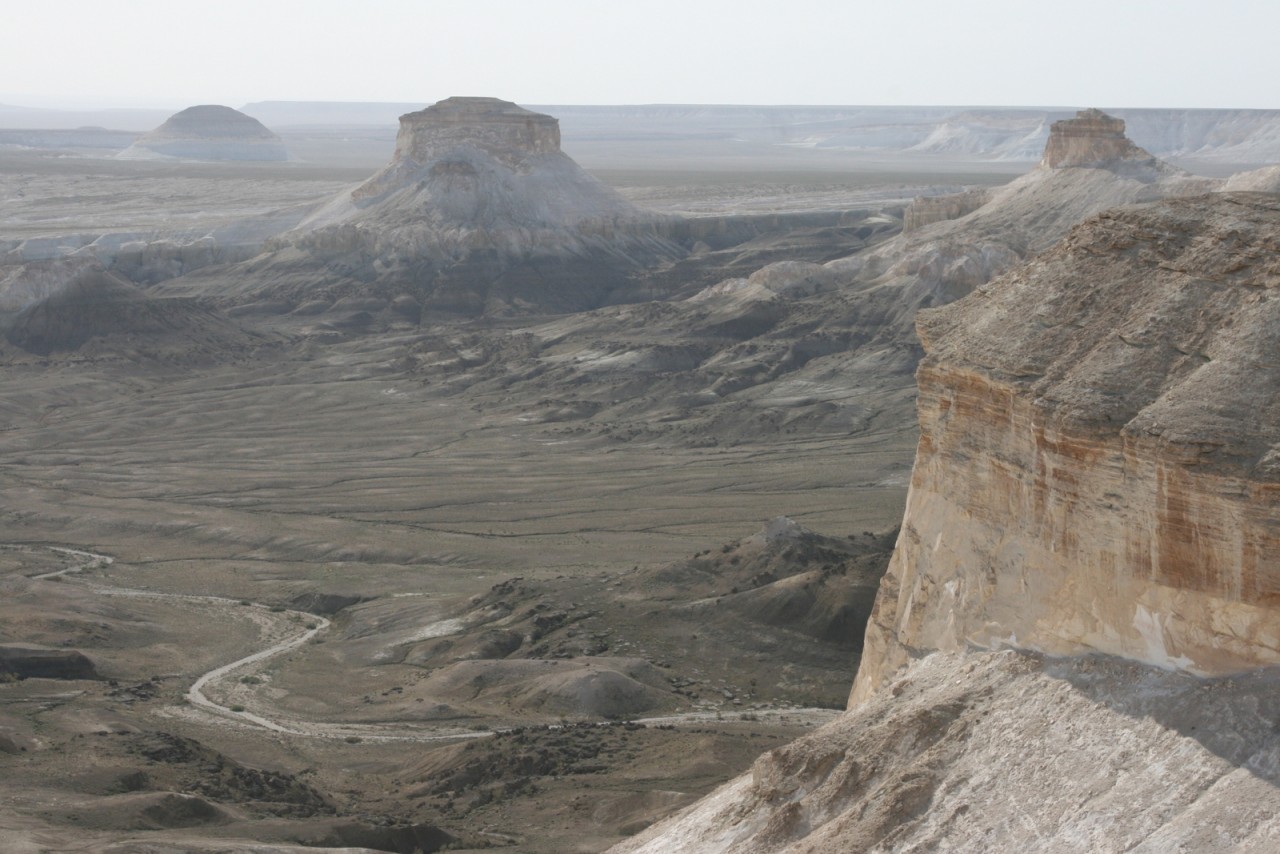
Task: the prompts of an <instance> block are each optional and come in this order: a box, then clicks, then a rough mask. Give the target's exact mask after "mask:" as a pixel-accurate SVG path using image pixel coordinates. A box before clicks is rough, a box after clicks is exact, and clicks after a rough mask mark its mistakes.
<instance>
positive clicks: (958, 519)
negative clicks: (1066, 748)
mask: <svg viewBox="0 0 1280 854" xmlns="http://www.w3.org/2000/svg"><path fill="white" fill-rule="evenodd" d="M1165 207H1166V210H1163V211H1161V210H1160V209H1159V206H1158V207H1157V208H1156V209H1154V210H1153V211H1151V212H1135V213H1133V214H1125V215H1123V216H1120V217H1115V216H1114V215H1113V216H1111V217H1108V218H1100V219H1099V220H1097V221H1094V222H1092V223H1090V224H1086V225H1084V226H1081V228H1080V229H1078V230H1077V233H1076V234H1075V235H1074V242H1073V239H1071V238H1069V239H1068V241H1066V242H1065V243H1064V245H1063V246H1061V247H1059V248H1058V249H1055V250H1054V251H1053V252H1051V253H1049V255H1047V256H1046V257H1045V258H1043V259H1041V260H1040V261H1038V262H1037V263H1036V264H1034V265H1032V267H1031V268H1029V269H1028V270H1025V271H1022V272H1020V273H1019V274H1015V276H1013V277H1008V278H1007V279H1005V280H997V282H995V283H993V284H992V285H990V286H988V287H987V288H985V289H984V290H983V291H982V292H979V293H978V294H976V295H975V297H974V298H970V299H971V300H974V301H976V303H977V305H974V303H973V302H971V301H970V300H966V301H962V303H958V304H957V305H956V307H954V308H952V307H949V308H946V309H941V310H939V312H937V313H936V316H934V317H928V316H926V318H925V319H924V320H922V329H921V332H922V338H923V339H924V340H925V344H926V348H927V349H928V350H929V351H930V355H929V356H928V357H927V358H926V359H925V361H924V362H923V363H922V365H921V367H920V370H919V373H918V375H917V378H918V383H919V389H920V396H919V415H920V427H921V438H920V445H919V449H918V452H917V456H916V464H915V469H914V473H913V476H912V483H911V491H910V495H909V497H908V502H907V509H906V514H905V518H904V523H903V528H902V533H901V535H900V538H899V541H898V544H897V550H896V552H895V555H894V558H893V561H892V563H891V564H890V567H889V571H888V574H887V576H886V578H885V581H884V582H883V584H882V587H881V592H880V595H879V598H878V600H877V605H876V609H875V613H874V615H873V617H872V621H871V623H870V625H869V627H868V630H867V638H866V643H865V648H864V652H863V658H862V662H863V663H862V669H861V671H860V672H859V674H858V678H857V682H856V683H855V686H854V690H853V694H852V697H851V703H859V702H861V701H862V700H864V699H865V698H867V697H868V696H870V695H871V694H873V693H874V692H875V691H876V690H877V689H878V688H879V687H880V686H882V685H883V684H885V682H886V681H887V680H889V679H890V678H891V677H892V675H893V674H894V673H895V672H896V671H897V670H898V669H899V668H900V667H901V666H903V665H904V664H905V663H906V662H907V661H908V660H909V659H910V658H911V657H913V656H915V655H918V654H921V653H925V652H929V651H933V650H962V649H965V648H970V647H981V648H1000V647H1005V646H1008V647H1016V648H1022V649H1031V650H1036V651H1040V652H1044V653H1048V654H1052V655H1080V654H1087V653H1103V654H1109V655H1116V656H1122V657H1124V658H1127V659H1132V660H1136V661H1140V662H1144V663H1148V664H1153V665H1157V666H1160V667H1165V668H1171V669H1179V670H1186V671H1189V672H1191V673H1195V674H1200V675H1221V674H1227V673H1232V672H1237V671H1242V670H1246V669H1250V668H1253V667H1257V666H1262V665H1274V664H1280V481H1278V480H1277V478H1276V477H1274V476H1273V475H1274V465H1273V463H1274V459H1273V458H1274V457H1275V456H1276V451H1275V448H1276V447H1277V445H1276V439H1277V436H1276V435H1275V433H1276V430H1277V427H1276V425H1275V423H1274V421H1273V419H1272V418H1271V417H1270V416H1269V415H1268V413H1269V412H1270V411H1272V410H1273V409H1274V407H1275V406H1276V398H1277V394H1276V386H1277V376H1278V375H1280V368H1278V367H1277V364H1276V363H1277V358H1278V357H1277V355H1276V352H1275V350H1274V349H1273V348H1274V341H1273V340H1271V339H1272V337H1274V335H1275V334H1276V333H1275V332H1273V330H1274V324H1272V323H1271V322H1270V317H1269V312H1270V310H1271V309H1270V306H1271V305H1272V303H1273V300H1272V299H1271V297H1272V295H1273V294H1274V293H1275V292H1276V291H1277V289H1278V286H1280V276H1275V275H1274V272H1273V271H1272V270H1271V269H1270V267H1269V262H1265V261H1262V259H1263V258H1264V257H1265V256H1263V255H1261V254H1260V253H1257V252H1255V251H1254V250H1256V249H1257V248H1258V247H1259V246H1260V245H1270V244H1271V243H1273V242H1274V241H1275V239H1276V237H1277V235H1280V216H1278V215H1280V210H1278V207H1280V206H1277V205H1276V204H1275V203H1274V202H1272V201H1260V200H1259V199H1258V198H1257V197H1253V198H1236V199H1227V200H1217V201H1215V200H1198V201H1192V202H1186V203H1178V204H1176V205H1172V206H1165ZM1162 217H1165V218H1164V219H1162ZM1197 217H1198V219H1197ZM1192 222H1196V223H1198V225H1197V226H1195V227H1192V226H1191V225H1189V223H1192ZM1224 228H1225V229H1226V231H1223V229H1224ZM1133 231H1142V232H1144V233H1147V234H1150V235H1155V236H1153V237H1151V238H1150V240H1151V241H1154V242H1155V243H1162V244H1165V245H1164V249H1165V250H1166V251H1164V252H1161V253H1155V254H1151V255H1150V256H1149V257H1145V256H1144V255H1143V254H1142V253H1133V252H1131V251H1128V252H1125V253H1123V254H1124V258H1123V259H1121V260H1122V263H1115V260H1114V259H1113V260H1112V261H1110V262H1107V266H1106V267H1105V270H1104V269H1103V268H1101V267H1099V268H1096V269H1095V266H1094V265H1095V263H1096V262H1097V261H1098V259H1099V258H1100V257H1102V255H1101V254H1100V249H1101V248H1102V247H1103V246H1106V245H1108V241H1106V240H1098V239H1095V238H1099V237H1110V238H1114V237H1116V236H1118V235H1120V234H1127V233H1130V232H1133ZM1246 233H1247V234H1249V235H1250V237H1249V239H1248V240H1242V239H1241V235H1243V234H1246ZM1232 235H1233V236H1232ZM1086 237H1087V238H1089V239H1085V238H1086ZM1226 237H1231V239H1233V240H1234V241H1235V244H1236V245H1237V246H1239V248H1240V249H1241V250H1242V251H1243V252H1244V255H1245V256H1248V257H1253V258H1255V259H1257V260H1259V261H1260V262H1261V263H1263V264H1264V265H1265V266H1259V264H1258V263H1250V264H1242V265H1241V266H1240V267H1239V269H1238V270H1237V271H1235V273H1236V275H1237V276H1238V278H1234V279H1233V278H1231V277H1230V276H1227V277H1223V278H1222V279H1221V280H1220V281H1217V282H1214V283H1212V287H1206V285H1205V280H1204V279H1203V278H1202V277H1201V276H1200V275H1199V274H1198V271H1195V270H1193V269H1191V267H1192V266H1193V265H1191V264H1190V263H1189V262H1191V261H1192V260H1194V257H1196V253H1200V252H1202V251H1203V248H1204V246H1205V245H1212V246H1213V247H1215V249H1220V248H1221V246H1222V245H1224V239H1225V238H1226ZM1121 242H1122V243H1123V241H1121ZM1225 245H1230V244H1225ZM1156 268H1158V269H1156ZM1153 270H1154V272H1153ZM1108 276H1110V277H1111V278H1110V279H1109V280H1108V278H1107V277H1108ZM1068 299H1070V300H1072V301H1074V302H1073V304H1074V305H1075V307H1074V308H1072V310H1071V311H1069V312H1066V315H1067V316H1063V314H1062V312H1061V311H1059V313H1058V315H1057V317H1056V320H1055V322H1054V324H1053V325H1052V326H1051V325H1050V324H1047V323H1046V322H1045V318H1044V316H1043V315H1041V316H1037V315H1036V312H1035V310H1034V309H1033V308H1032V306H1034V305H1037V304H1041V305H1043V304H1045V301H1051V300H1057V305H1058V306H1059V308H1061V306H1062V305H1064V304H1065V302H1066V301H1067V300H1068ZM964 303H970V304H969V305H968V306H965V305H964ZM1152 305H1177V306H1179V308H1180V311H1179V314H1178V318H1181V320H1175V318H1174V317H1173V316H1170V318H1169V319H1168V320H1167V321H1166V322H1163V323H1161V324H1159V328H1154V326H1153V330H1152V333H1151V335H1150V336H1149V337H1150V340H1149V341H1147V342H1146V343H1145V344H1144V347H1145V349H1144V350H1143V359H1144V361H1142V362H1141V370H1135V371H1134V375H1133V377H1132V380H1131V382H1130V384H1129V390H1128V392H1126V391H1125V390H1124V389H1123V388H1120V387H1119V386H1114V385H1113V386H1106V383H1112V384H1114V383H1115V380H1116V376H1115V374H1114V371H1113V370H1112V368H1113V367H1114V364H1115V362H1114V360H1108V359H1105V358H1103V357H1104V356H1105V355H1106V354H1107V353H1108V352H1110V350H1109V348H1119V350H1121V351H1125V350H1131V349H1133V348H1132V346H1131V344H1130V343H1126V342H1125V341H1124V340H1123V337H1124V336H1123V335H1122V333H1121V332H1118V331H1117V330H1125V329H1127V328H1130V325H1131V324H1132V322H1133V320H1134V319H1135V318H1139V319H1146V318H1149V317H1150V316H1151V308H1150V306H1152ZM970 314H972V316H969V315H970ZM1183 321H1185V323H1186V324H1190V325H1191V326H1193V327H1194V328H1195V330H1194V335H1192V333H1188V332H1186V331H1185V329H1184V328H1183V326H1182V325H1180V324H1181V323H1183ZM1255 321H1256V322H1255ZM1144 322H1145V321H1144ZM982 323H987V324H990V326H989V327H987V328H983V327H982V326H981V324H982ZM1063 328H1066V329H1067V330H1068V331H1066V332H1064V331H1062V330H1063ZM1164 335H1170V336H1173V338H1174V339H1176V340H1178V341H1182V342H1184V343H1185V342H1192V343H1194V344H1195V345H1196V346H1195V348H1194V350H1193V351H1189V352H1198V353H1200V352H1202V353H1206V354H1208V355H1206V356H1205V357H1203V358H1202V359H1199V360H1198V361H1199V363H1200V366H1199V367H1198V368H1195V367H1188V365H1187V361H1186V357H1185V355H1183V353H1182V352H1181V351H1179V350H1178V349H1177V348H1176V347H1172V346H1170V347H1165V343H1164V341H1163V340H1162V336H1164ZM1055 336H1057V337H1055ZM1064 336H1065V337H1064ZM1188 336H1190V337H1188ZM1055 342H1056V343H1055ZM1051 345H1052V346H1051ZM984 347H985V349H984ZM1166 350H1167V352H1165V351H1166ZM1082 365H1085V366H1090V365H1092V366H1094V367H1090V368H1088V370H1087V371H1085V372H1083V373H1082V369H1081V366H1082ZM1103 366H1106V367H1105V369H1104V367H1103ZM1015 368H1016V369H1017V370H1014V369H1015ZM1206 371H1212V372H1215V373H1213V374H1212V376H1214V377H1219V378H1221V379H1220V381H1219V382H1218V383H1217V388H1216V389H1213V388H1212V387H1211V386H1209V385H1208V384H1206V383H1205V382H1203V381H1202V380H1201V379H1199V378H1198V374H1200V373H1202V372H1206ZM1023 372H1025V373H1023ZM1231 377H1243V378H1244V379H1243V380H1241V382H1240V383H1234V382H1233V381H1230V379H1229V378H1231ZM1206 388H1210V391H1209V393H1205V389H1206ZM1100 389H1101V391H1100ZM1103 391H1105V392H1106V399H1107V400H1111V401H1114V408H1113V410H1112V411H1114V412H1117V413H1125V416H1126V417H1127V418H1129V420H1128V421H1127V422H1126V421H1125V420H1124V419H1123V418H1122V419H1119V420H1116V419H1113V418H1110V417H1100V416H1099V410H1098V409H1096V408H1087V407H1086V404H1088V403H1090V401H1093V400H1095V399H1097V398H1098V397H1099V395H1101V394H1102V393H1103ZM1193 391H1194V392H1195V394H1196V395H1198V397H1195V398H1194V399H1193V398H1191V397H1190V394H1191V392H1193ZM1242 401H1243V402H1244V403H1242ZM1250 401H1252V408H1253V412H1248V411H1247V407H1246V404H1249V403H1250ZM1224 413H1228V414H1232V417H1233V423H1234V425H1235V427H1234V430H1233V431H1226V432H1224V433H1222V434H1220V435H1219V436H1214V435H1213V434H1211V433H1210V432H1208V427H1207V426H1206V425H1209V426H1212V425H1213V424H1215V423H1217V422H1216V421H1215V420H1214V419H1217V418H1220V417H1222V416H1223V414H1224ZM1218 439H1221V441H1218ZM1224 449H1225V450H1224ZM1268 449H1270V450H1268Z"/></svg>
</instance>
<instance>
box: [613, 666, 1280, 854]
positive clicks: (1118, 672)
mask: <svg viewBox="0 0 1280 854" xmlns="http://www.w3.org/2000/svg"><path fill="white" fill-rule="evenodd" d="M1276 689H1277V683H1276V679H1275V677H1274V675H1266V674H1251V675H1247V676H1242V677H1239V678H1234V679H1223V680H1217V681H1214V682H1205V681H1202V680H1199V679H1195V678H1193V677H1190V676H1188V675H1186V674H1181V673H1170V672H1168V671H1162V670H1156V669H1152V668H1146V667H1142V666H1140V665H1136V664H1132V663H1128V662H1124V661H1120V660H1116V659H1096V658H1076V659H1065V660H1054V659H1046V658H1042V657H1040V656H1036V655H1027V654H1020V653H1016V652H1013V651H1005V652H994V653H993V652H986V653H978V654H970V655H967V656H966V655H960V654H945V653H934V654H933V655H930V656H928V657H926V658H924V659H923V660H921V661H919V662H917V663H916V664H915V665H914V666H913V667H912V668H911V670H910V671H909V672H907V673H906V674H905V675H904V676H903V677H902V678H901V679H899V680H896V681H895V682H893V683H892V686H891V688H890V689H889V690H886V691H885V692H883V693H882V694H880V695H877V696H875V697H873V698H872V699H871V700H869V701H868V702H867V703H865V704H864V705H862V706H859V707H858V708H856V709H853V710H851V711H850V712H849V713H847V714H846V715H844V716H843V717H841V718H839V719H837V720H836V721H835V722H833V723H831V724H828V725H827V726H825V727H823V728H822V729H819V730H816V731H815V732H814V733H812V734H811V735H808V736H806V737H804V738H802V739H800V740H799V741H797V742H795V743H793V744H790V745H787V746H785V747H781V748H778V749H776V750H771V751H769V752H768V753H765V754H764V755H763V756H761V757H760V758H759V759H757V760H756V763H755V765H754V766H753V767H752V769H751V770H750V771H749V772H748V773H746V774H744V775H742V776H741V777H738V778H737V779H736V780H733V781H732V782H730V783H728V784H726V785H725V786H723V787H721V788H720V789H718V790H717V791H716V792H714V793H712V794H711V795H708V796H707V797H705V798H703V799H702V800H701V801H699V802H698V803H696V804H694V805H693V806H692V807H690V808H689V809H688V810H687V811H685V812H684V813H682V814H679V815H677V816H675V817H673V818H672V819H669V820H667V821H664V822H660V823H659V824H656V825H654V826H653V827H651V828H650V829H648V830H647V831H645V832H643V833H641V834H639V835H638V836H636V837H635V838H633V839H631V840H628V841H626V842H623V843H621V844H620V845H618V846H616V847H615V848H612V849H610V854H828V852H833V851H840V852H863V851H873V852H889V851H894V852H910V853H911V854H926V853H927V852H936V851H966V852H968V851H975V852H976V851H1001V852H1004V851H1037V852H1039V851H1053V852H1063V854H1067V852H1070V854H1120V852H1138V854H1166V852H1171V851H1180V852H1217V851H1231V852H1242V853H1243V852H1249V854H1263V853H1264V852H1269V851H1273V850H1275V844H1276V839H1277V838H1280V818H1277V810H1280V774H1277V772H1276V770H1275V769H1276V764H1275V761H1276V758H1277V757H1278V756H1280V736H1278V735H1277V734H1276V732H1275V730H1274V729H1273V724H1272V722H1273V721H1274V719H1275V702H1276V699H1275V698H1276Z"/></svg>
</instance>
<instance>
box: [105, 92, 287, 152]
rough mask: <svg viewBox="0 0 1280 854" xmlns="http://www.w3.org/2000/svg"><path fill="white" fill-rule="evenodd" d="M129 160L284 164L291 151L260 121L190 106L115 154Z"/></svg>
mask: <svg viewBox="0 0 1280 854" xmlns="http://www.w3.org/2000/svg"><path fill="white" fill-rule="evenodd" d="M116 156H117V157H120V158H124V159H127V160H166V159H172V160H242V161H244V160H257V161H283V160H288V159H289V152H288V150H287V149H286V148H285V147H284V143H283V142H281V140H280V137H278V136H276V135H275V134H274V133H272V132H271V131H270V130H268V129H267V128H266V126H264V125H263V124H262V122H260V121H258V120H257V119H255V118H253V117H251V116H246V115H245V114H244V113H242V112H240V111H239V110H233V109H231V108H230V107H223V106H220V105H218V104H203V105H201V106H198V107H188V108H187V109H185V110H183V111H182V112H179V113H174V114H173V115H172V116H170V117H169V119H168V120H167V121H166V122H165V123H164V124H162V125H160V127H158V128H156V129H155V130H153V131H151V132H150V133H147V134H144V135H143V136H141V137H139V138H138V140H137V141H136V142H134V144H133V145H131V146H129V147H128V148H126V149H125V150H124V151H122V152H120V153H119V154H117V155H116Z"/></svg>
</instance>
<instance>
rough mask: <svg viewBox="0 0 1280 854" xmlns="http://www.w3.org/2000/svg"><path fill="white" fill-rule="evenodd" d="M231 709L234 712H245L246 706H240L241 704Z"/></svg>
mask: <svg viewBox="0 0 1280 854" xmlns="http://www.w3.org/2000/svg"><path fill="white" fill-rule="evenodd" d="M231 711H233V712H243V711H244V706H240V705H236V706H232V707H231Z"/></svg>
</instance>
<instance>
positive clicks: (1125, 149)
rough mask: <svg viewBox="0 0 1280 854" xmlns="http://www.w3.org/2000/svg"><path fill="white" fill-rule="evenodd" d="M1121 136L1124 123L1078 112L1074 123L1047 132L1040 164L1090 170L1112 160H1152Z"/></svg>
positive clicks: (1096, 113)
mask: <svg viewBox="0 0 1280 854" xmlns="http://www.w3.org/2000/svg"><path fill="white" fill-rule="evenodd" d="M1154 159H1155V158H1154V157H1152V155H1151V154H1150V153H1149V152H1146V151H1143V150H1142V149H1141V148H1139V147H1138V146H1136V145H1134V144H1133V142H1132V141H1131V140H1130V139H1129V138H1128V137H1127V136H1125V135H1124V119H1117V118H1114V117H1112V116H1109V115H1107V114H1106V113H1104V112H1102V111H1101V110H1093V109H1090V110H1081V111H1080V112H1078V113H1076V117H1075V118H1074V119H1062V120H1061V121H1057V122H1054V123H1053V124H1052V125H1051V126H1050V128H1049V139H1048V141H1047V142H1046V143H1045V147H1044V159H1043V160H1041V161H1040V162H1041V163H1042V164H1043V165H1045V166H1048V167H1049V168H1051V169H1060V168H1063V167H1067V166H1090V165H1093V164H1095V163H1102V162H1106V161H1115V160H1154Z"/></svg>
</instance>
